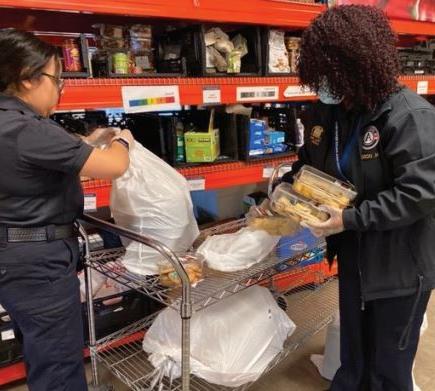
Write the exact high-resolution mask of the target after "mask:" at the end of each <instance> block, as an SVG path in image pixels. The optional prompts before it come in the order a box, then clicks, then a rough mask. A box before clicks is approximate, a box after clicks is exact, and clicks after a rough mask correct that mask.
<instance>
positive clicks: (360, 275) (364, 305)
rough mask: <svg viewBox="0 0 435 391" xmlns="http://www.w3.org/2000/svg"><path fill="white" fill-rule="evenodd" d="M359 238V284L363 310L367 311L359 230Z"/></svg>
mask: <svg viewBox="0 0 435 391" xmlns="http://www.w3.org/2000/svg"><path fill="white" fill-rule="evenodd" d="M357 238H358V258H357V265H358V276H359V285H360V289H361V311H365V309H366V301H365V297H364V290H363V275H362V271H361V251H360V249H361V232H357Z"/></svg>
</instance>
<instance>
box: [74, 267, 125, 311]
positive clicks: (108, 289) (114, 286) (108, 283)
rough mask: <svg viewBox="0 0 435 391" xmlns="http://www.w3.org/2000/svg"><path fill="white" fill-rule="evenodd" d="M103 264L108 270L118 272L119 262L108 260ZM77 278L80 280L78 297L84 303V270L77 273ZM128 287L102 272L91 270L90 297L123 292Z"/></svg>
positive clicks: (95, 297) (96, 297)
mask: <svg viewBox="0 0 435 391" xmlns="http://www.w3.org/2000/svg"><path fill="white" fill-rule="evenodd" d="M105 266H106V268H109V270H113V271H117V272H120V270H119V269H120V265H119V263H116V262H108V263H106V265H105ZM78 278H79V281H80V299H81V301H82V303H84V302H85V301H86V284H85V271H84V270H83V271H81V272H80V273H79V274H78ZM128 289H129V288H127V287H126V286H125V285H122V284H120V283H118V282H117V281H115V280H112V279H111V278H109V277H107V276H106V275H104V274H101V273H99V272H97V271H93V272H92V297H93V298H94V299H99V298H101V297H108V296H112V295H116V294H118V293H122V292H125V291H127V290H128Z"/></svg>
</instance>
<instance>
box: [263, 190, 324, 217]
mask: <svg viewBox="0 0 435 391" xmlns="http://www.w3.org/2000/svg"><path fill="white" fill-rule="evenodd" d="M271 208H272V210H273V211H275V212H276V213H278V214H279V215H281V216H288V217H292V218H294V219H296V220H298V221H300V222H307V223H319V222H323V221H326V220H328V218H329V215H328V214H327V213H326V212H324V211H323V210H321V209H320V208H319V207H318V206H317V205H316V204H315V203H314V202H312V201H311V200H309V199H308V198H306V197H304V196H302V195H300V194H298V193H296V192H295V191H294V190H293V189H292V186H291V185H290V184H288V183H281V184H280V185H278V186H277V187H276V188H275V190H274V191H273V193H272V195H271Z"/></svg>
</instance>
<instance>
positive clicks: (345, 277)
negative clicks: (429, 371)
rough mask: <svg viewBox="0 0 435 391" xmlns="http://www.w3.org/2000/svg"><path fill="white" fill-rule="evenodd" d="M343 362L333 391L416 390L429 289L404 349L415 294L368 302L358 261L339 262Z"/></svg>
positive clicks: (419, 306)
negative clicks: (363, 298)
mask: <svg viewBox="0 0 435 391" xmlns="http://www.w3.org/2000/svg"><path fill="white" fill-rule="evenodd" d="M339 281H340V282H339V286H340V288H339V290H340V342H341V367H340V369H339V370H338V371H337V373H336V375H335V377H334V379H333V382H332V385H331V391H412V390H413V382H412V366H413V363H414V358H415V354H416V351H417V346H418V341H419V336H420V327H421V324H422V322H423V316H424V313H425V311H426V307H427V303H428V301H429V297H430V292H423V294H422V296H421V298H420V300H419V302H418V306H417V311H416V313H415V317H414V319H413V322H412V328H411V334H410V338H409V343H408V346H407V347H406V348H405V349H404V350H400V349H399V341H400V339H401V336H402V334H403V331H404V329H405V328H406V326H407V324H408V322H409V319H410V316H411V312H412V307H413V305H414V302H415V299H416V295H412V296H403V297H396V298H391V299H379V300H373V301H369V302H367V303H365V310H364V311H362V310H361V290H360V281H359V277H358V269H357V267H356V265H355V262H351V261H350V260H349V259H345V261H344V262H339Z"/></svg>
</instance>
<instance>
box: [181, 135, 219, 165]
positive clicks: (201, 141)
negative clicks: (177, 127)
mask: <svg viewBox="0 0 435 391" xmlns="http://www.w3.org/2000/svg"><path fill="white" fill-rule="evenodd" d="M184 142H185V145H186V161H187V162H188V163H210V162H214V161H215V160H216V159H217V158H218V156H219V154H220V143H219V129H211V130H209V131H208V132H186V133H184Z"/></svg>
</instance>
